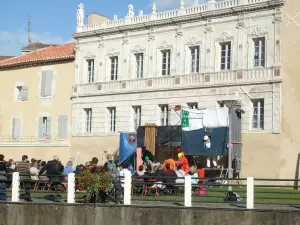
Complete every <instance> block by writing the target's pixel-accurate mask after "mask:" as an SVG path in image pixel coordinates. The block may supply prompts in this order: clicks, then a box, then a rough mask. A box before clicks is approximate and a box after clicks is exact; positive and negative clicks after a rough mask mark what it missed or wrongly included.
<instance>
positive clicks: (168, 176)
mask: <svg viewBox="0 0 300 225" xmlns="http://www.w3.org/2000/svg"><path fill="white" fill-rule="evenodd" d="M164 176H165V178H164V180H163V183H165V184H166V187H167V189H168V188H174V184H175V183H176V178H177V174H176V172H175V171H174V170H171V169H170V164H166V171H164ZM172 177H174V178H172Z"/></svg>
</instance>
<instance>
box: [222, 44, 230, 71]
mask: <svg viewBox="0 0 300 225" xmlns="http://www.w3.org/2000/svg"><path fill="white" fill-rule="evenodd" d="M220 45H221V70H230V68H231V42H224V43H221V44H220Z"/></svg>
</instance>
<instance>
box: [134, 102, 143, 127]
mask: <svg viewBox="0 0 300 225" xmlns="http://www.w3.org/2000/svg"><path fill="white" fill-rule="evenodd" d="M132 108H133V110H134V115H133V127H134V129H135V130H137V129H138V127H139V126H141V115H142V107H141V106H133V107H132Z"/></svg>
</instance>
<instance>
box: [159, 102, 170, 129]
mask: <svg viewBox="0 0 300 225" xmlns="http://www.w3.org/2000/svg"><path fill="white" fill-rule="evenodd" d="M168 124H169V106H168V105H161V106H160V125H161V126H168Z"/></svg>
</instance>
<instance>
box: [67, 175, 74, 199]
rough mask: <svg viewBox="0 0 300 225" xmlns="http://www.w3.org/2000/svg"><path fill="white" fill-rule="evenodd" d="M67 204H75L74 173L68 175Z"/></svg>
mask: <svg viewBox="0 0 300 225" xmlns="http://www.w3.org/2000/svg"><path fill="white" fill-rule="evenodd" d="M68 203H75V173H69V174H68Z"/></svg>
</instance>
